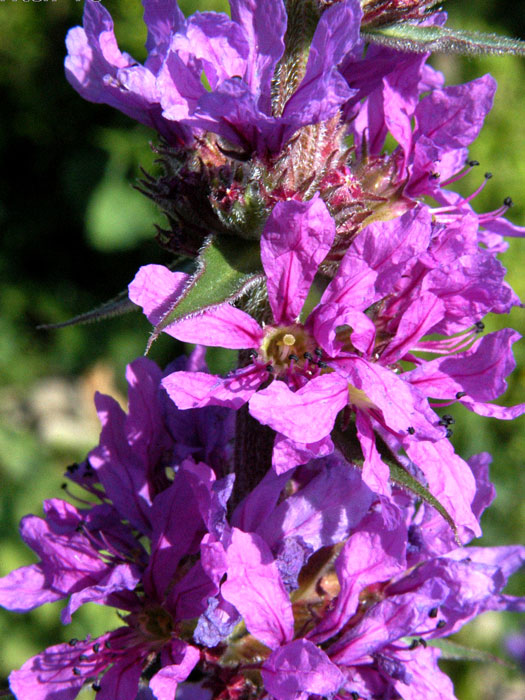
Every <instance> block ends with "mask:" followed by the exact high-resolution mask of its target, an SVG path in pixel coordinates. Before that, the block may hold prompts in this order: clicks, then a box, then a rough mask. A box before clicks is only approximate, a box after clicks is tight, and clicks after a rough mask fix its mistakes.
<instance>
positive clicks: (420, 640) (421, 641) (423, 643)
mask: <svg viewBox="0 0 525 700" xmlns="http://www.w3.org/2000/svg"><path fill="white" fill-rule="evenodd" d="M419 643H420V644H421V646H422V647H423V649H426V648H427V643H426V642H425V640H424V639H423V637H420V638H419Z"/></svg>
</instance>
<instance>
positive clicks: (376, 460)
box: [355, 411, 390, 496]
mask: <svg viewBox="0 0 525 700" xmlns="http://www.w3.org/2000/svg"><path fill="white" fill-rule="evenodd" d="M355 427H356V431H357V439H358V440H359V444H360V445H361V450H362V451H363V457H364V460H365V461H364V463H363V481H364V482H365V484H366V485H367V486H369V487H370V488H371V489H373V490H374V491H375V492H376V493H378V494H381V495H383V496H389V495H390V485H389V478H390V470H389V468H388V465H387V464H385V463H384V462H383V460H382V459H381V455H380V454H379V451H378V449H377V447H376V436H375V434H374V430H373V428H372V425H371V423H370V419H369V418H368V417H367V415H366V413H364V411H356V416H355Z"/></svg>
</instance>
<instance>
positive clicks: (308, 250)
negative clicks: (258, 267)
mask: <svg viewBox="0 0 525 700" xmlns="http://www.w3.org/2000/svg"><path fill="white" fill-rule="evenodd" d="M334 236H335V222H334V220H333V219H332V217H331V216H330V214H329V213H328V209H327V208H326V204H325V203H324V202H323V201H322V199H321V198H320V197H319V196H318V195H316V196H315V197H313V198H312V199H311V200H310V201H308V202H297V201H294V200H290V201H285V202H278V203H277V204H276V205H275V207H274V209H273V211H272V213H271V214H270V216H269V217H268V220H267V222H266V224H265V226H264V231H263V234H262V238H261V260H262V264H263V267H264V271H265V272H266V274H267V276H268V282H267V285H268V299H269V301H270V306H271V307H272V311H273V315H274V318H275V321H276V323H290V322H292V321H295V320H296V319H297V317H298V316H299V314H300V312H301V309H302V308H303V304H304V301H305V299H306V297H307V295H308V291H309V289H310V285H311V284H312V282H313V279H314V277H315V275H316V273H317V268H318V267H319V265H320V263H321V262H322V261H323V260H324V258H325V257H326V254H327V253H328V251H329V250H330V247H331V245H332V242H333V240H334Z"/></svg>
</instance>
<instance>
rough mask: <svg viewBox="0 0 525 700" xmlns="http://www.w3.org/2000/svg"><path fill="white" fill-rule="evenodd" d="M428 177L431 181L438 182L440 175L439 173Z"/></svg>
mask: <svg viewBox="0 0 525 700" xmlns="http://www.w3.org/2000/svg"><path fill="white" fill-rule="evenodd" d="M430 177H431V178H432V180H439V178H440V177H441V175H440V174H439V173H430Z"/></svg>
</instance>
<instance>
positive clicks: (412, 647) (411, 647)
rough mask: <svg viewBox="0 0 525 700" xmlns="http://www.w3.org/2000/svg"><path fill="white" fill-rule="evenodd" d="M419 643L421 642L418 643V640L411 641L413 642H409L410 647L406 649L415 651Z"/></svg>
mask: <svg viewBox="0 0 525 700" xmlns="http://www.w3.org/2000/svg"><path fill="white" fill-rule="evenodd" d="M420 643H421V642H420V640H419V639H413V640H412V641H411V642H410V646H409V647H408V648H409V649H410V651H412V650H413V649H417V648H418V646H419V645H420Z"/></svg>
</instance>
